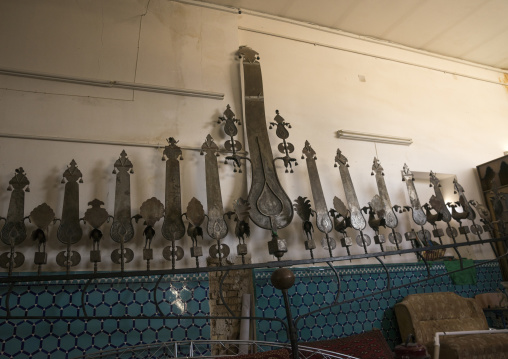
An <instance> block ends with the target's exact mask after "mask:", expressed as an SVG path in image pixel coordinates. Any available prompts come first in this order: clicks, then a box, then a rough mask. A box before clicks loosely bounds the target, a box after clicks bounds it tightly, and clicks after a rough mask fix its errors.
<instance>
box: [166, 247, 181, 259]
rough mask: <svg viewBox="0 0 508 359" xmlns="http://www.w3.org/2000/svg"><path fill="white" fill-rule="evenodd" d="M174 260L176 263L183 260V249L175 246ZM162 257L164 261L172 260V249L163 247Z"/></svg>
mask: <svg viewBox="0 0 508 359" xmlns="http://www.w3.org/2000/svg"><path fill="white" fill-rule="evenodd" d="M175 252H176V253H175V259H176V260H177V261H179V260H181V259H182V258H183V254H184V251H183V248H182V247H180V246H175ZM162 256H163V257H164V259H166V260H168V261H170V260H172V259H173V249H172V248H171V247H170V246H167V247H165V248H164V249H163V250H162Z"/></svg>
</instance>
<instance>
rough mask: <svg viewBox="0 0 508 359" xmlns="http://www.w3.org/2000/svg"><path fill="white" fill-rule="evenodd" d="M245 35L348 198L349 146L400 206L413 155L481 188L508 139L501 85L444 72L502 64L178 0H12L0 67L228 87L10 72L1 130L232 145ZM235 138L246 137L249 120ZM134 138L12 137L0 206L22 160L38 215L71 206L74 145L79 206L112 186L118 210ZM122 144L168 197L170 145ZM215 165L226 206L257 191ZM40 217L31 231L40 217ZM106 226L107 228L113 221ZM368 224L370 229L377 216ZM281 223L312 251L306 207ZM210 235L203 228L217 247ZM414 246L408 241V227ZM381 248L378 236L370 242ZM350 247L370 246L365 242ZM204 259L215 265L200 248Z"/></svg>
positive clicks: (1, 92) (148, 193)
mask: <svg viewBox="0 0 508 359" xmlns="http://www.w3.org/2000/svg"><path fill="white" fill-rule="evenodd" d="M274 35H277V36H274ZM295 38H296V39H300V40H304V41H296V40H295ZM306 41H307V42H306ZM309 42H310V43H309ZM313 43H316V44H317V45H314V44H313ZM239 45H248V46H250V47H252V48H253V49H255V50H256V51H258V52H259V54H260V56H261V64H262V71H263V81H264V91H265V106H266V112H267V114H268V117H269V118H268V119H267V120H271V117H272V115H275V110H276V109H279V110H280V111H281V115H282V116H283V117H284V118H285V119H286V120H287V121H288V122H291V123H292V125H293V128H292V129H291V130H290V138H289V141H290V142H292V143H293V144H294V146H295V148H296V151H295V156H296V157H297V158H299V157H300V155H301V149H302V148H303V145H304V142H305V140H309V142H310V143H311V145H312V146H313V147H314V149H315V150H316V152H317V156H318V168H319V171H320V177H321V181H322V184H323V188H324V192H325V196H326V199H327V202H328V206H329V207H331V205H332V199H333V196H335V195H337V196H339V197H340V198H342V199H343V200H344V199H345V197H344V193H343V190H342V184H341V181H340V176H339V172H338V169H336V168H334V167H333V162H334V156H335V152H336V150H337V148H338V147H340V149H341V150H342V151H343V153H344V154H345V155H346V156H347V157H348V159H349V163H350V165H351V167H350V171H351V175H352V178H353V182H354V185H355V189H356V191H357V195H358V198H359V201H360V203H361V204H362V205H363V204H366V203H367V202H368V201H369V200H370V199H371V198H372V196H373V195H374V194H375V193H376V188H375V180H374V178H373V177H371V176H370V172H371V165H372V159H373V157H374V156H375V155H377V156H379V158H380V160H381V163H382V165H383V167H384V169H385V174H386V176H385V178H386V182H387V186H388V190H389V193H390V195H391V198H392V203H393V204H403V205H404V204H407V203H408V200H407V195H406V188H405V184H404V183H402V182H401V181H400V178H401V177H400V170H401V169H402V166H403V164H404V163H407V164H408V165H409V167H410V168H411V169H412V170H413V171H419V172H428V171H430V170H433V171H435V172H437V173H444V174H455V175H457V177H458V179H459V181H460V183H461V184H462V185H463V187H464V188H465V189H466V191H467V192H466V194H467V195H468V197H469V198H470V199H472V198H474V199H481V194H480V192H479V188H478V185H477V180H476V175H475V172H474V167H475V166H476V165H478V164H481V163H484V162H486V161H488V160H491V159H493V158H496V157H499V156H501V155H502V152H503V151H504V150H506V149H507V147H508V141H507V140H506V136H505V135H503V134H504V133H506V132H507V131H506V130H507V129H508V124H507V122H506V121H505V114H506V113H507V112H508V92H507V91H506V89H505V87H503V86H500V85H495V84H492V83H488V82H482V81H478V80H474V79H470V78H466V77H461V76H453V75H450V74H447V73H446V71H450V72H452V71H455V72H460V73H464V74H466V75H468V76H471V77H481V78H486V79H489V80H493V81H497V80H498V77H499V74H498V73H496V72H494V71H488V70H484V69H479V68H476V67H472V66H467V65H464V64H458V63H456V62H450V61H446V60H442V59H436V58H434V57H429V56H424V55H421V54H415V53H411V52H407V51H403V50H400V49H395V48H393V47H388V46H384V45H380V44H373V43H370V42H364V41H361V40H359V39H353V38H350V37H343V36H340V35H337V34H333V33H330V32H324V31H320V30H317V29H311V28H308V27H304V26H298V25H294V24H290V23H286V22H280V21H275V20H270V19H267V18H261V17H258V16H254V15H245V14H244V15H237V14H233V13H230V12H226V11H220V10H214V9H210V8H204V7H200V6H194V5H189V4H182V3H178V2H173V1H168V0H150V1H147V0H143V1H141V0H139V1H135V0H128V1H120V0H113V1H108V2H103V1H99V0H96V1H93V0H88V1H77V2H68V1H64V0H44V1H35V0H32V1H29V0H25V1H17V2H12V1H0V46H1V48H2V49H3V50H2V51H1V52H0V66H1V67H9V68H16V69H24V70H29V71H41V72H48V73H56V74H63V75H68V76H80V77H90V78H97V79H102V80H118V81H130V82H137V83H146V84H153V85H161V86H169V87H182V88H187V89H196V90H208V91H214V92H222V93H224V94H225V97H224V100H223V101H217V100H210V99H201V98H193V97H183V96H174V95H163V94H155V93H145V92H133V91H129V90H119V89H103V88H96V87H88V86H79V85H70V84H61V83H55V82H48V81H40V80H31V79H22V78H14V77H8V76H0V133H16V134H27V135H41V136H57V137H73V138H85V139H97V140H111V141H129V142H139V143H151V144H165V139H166V138H168V137H170V136H172V137H175V138H176V139H178V140H180V144H181V145H182V146H184V147H194V148H199V147H200V146H201V144H202V143H203V141H204V139H205V137H206V135H207V134H208V133H210V134H211V135H212V136H213V137H214V138H215V139H216V142H217V143H218V144H220V145H222V143H223V142H224V140H225V139H226V138H225V135H224V134H223V132H222V129H221V128H220V126H219V125H217V124H216V119H217V117H218V116H219V115H220V114H221V113H222V111H224V110H225V107H226V105H227V104H228V103H229V104H231V106H232V108H233V111H235V112H236V113H237V116H238V117H240V118H241V117H242V115H241V96H240V95H241V92H240V80H239V71H238V69H239V63H238V60H237V59H235V56H234V54H235V52H236V50H237V48H238V46H239ZM337 48H346V49H349V50H353V51H355V52H357V53H353V52H348V51H342V50H339V49H337ZM358 52H360V53H365V54H372V56H374V57H372V56H367V55H365V54H364V55H362V54H359V53H358ZM376 56H378V57H383V58H385V57H390V58H394V59H396V60H397V61H399V62H397V61H389V60H384V59H379V58H376ZM401 61H402V62H414V63H417V64H419V65H422V66H426V67H432V68H440V69H442V70H443V71H435V70H430V69H425V68H421V67H416V66H411V65H407V64H404V63H401ZM359 75H362V76H365V79H366V82H360V81H359V79H358V76H359ZM339 129H348V130H358V131H363V132H372V133H380V134H389V135H395V136H403V137H411V138H412V139H413V141H414V143H413V145H411V146H410V147H402V146H393V145H383V144H378V145H377V146H376V145H374V144H372V143H365V142H353V141H347V140H339V139H338V138H337V136H336V131H337V130H339ZM270 136H271V145H272V149H273V151H274V153H276V151H277V149H276V147H277V145H278V143H279V142H280V141H279V140H278V138H277V137H276V136H275V133H274V132H271V133H270ZM239 139H240V140H241V141H242V142H243V143H244V144H245V142H246V141H245V140H244V139H243V136H242V134H240V136H239ZM122 148H124V147H122V146H107V145H92V144H76V143H65V142H47V141H35V140H15V139H5V138H0V185H1V184H2V183H3V185H1V186H0V214H1V215H3V216H5V215H6V214H7V209H8V200H9V196H10V193H9V192H7V191H6V190H5V189H6V187H7V184H8V181H9V180H10V178H12V176H13V174H14V169H15V168H17V167H20V166H22V167H23V168H24V169H25V170H26V172H27V175H28V178H29V179H30V181H31V186H30V187H31V192H30V193H28V194H27V195H26V204H25V213H26V215H28V214H29V212H30V211H31V210H32V209H33V208H34V207H35V206H37V205H39V204H40V203H42V202H47V203H48V204H49V205H50V206H51V207H52V208H53V209H54V210H55V212H56V213H57V217H60V215H61V208H62V200H63V185H62V184H60V179H61V176H62V173H63V172H64V170H65V168H66V165H67V164H68V163H69V162H70V161H71V160H72V159H73V158H74V159H75V160H76V161H77V163H78V165H79V168H80V169H81V171H82V172H83V175H84V181H85V183H83V184H82V185H80V191H81V192H80V208H81V213H84V212H85V211H86V208H87V203H88V202H89V201H90V200H92V199H93V198H95V197H97V198H99V199H101V200H103V201H104V202H105V203H106V204H105V208H106V209H107V210H108V211H109V212H110V213H112V212H113V208H114V198H113V197H114V184H115V180H114V175H112V174H111V171H112V169H113V163H114V161H115V160H116V159H117V158H118V156H119V154H120V152H121V150H122ZM125 150H126V151H127V153H128V155H129V158H130V159H131V161H132V162H133V163H134V169H135V172H136V173H135V174H134V175H133V176H132V180H131V181H132V182H131V184H132V191H131V192H132V207H133V214H136V213H137V209H138V208H139V206H140V205H141V203H142V202H143V201H144V200H146V199H148V198H150V197H152V196H156V197H157V198H159V199H160V200H161V201H162V202H164V177H165V166H164V163H163V162H161V160H160V158H161V154H162V150H156V149H149V148H138V147H125ZM184 157H185V160H184V161H182V162H181V169H182V173H183V175H182V204H183V207H184V208H183V211H185V207H186V205H187V203H188V202H189V200H190V199H191V198H192V197H196V198H198V199H199V200H200V201H201V202H202V203H203V205H204V206H205V209H206V193H205V188H204V184H205V180H204V159H203V157H201V156H199V152H197V151H189V150H186V151H184ZM221 159H222V158H221ZM300 162H301V163H300V166H298V167H296V170H295V173H294V174H290V175H286V174H284V173H283V169H282V168H280V171H279V177H280V180H281V182H282V183H283V185H284V187H285V188H286V189H287V192H288V194H289V196H290V198H291V199H295V198H296V197H297V196H299V195H301V196H306V197H309V198H310V197H311V191H310V185H309V182H308V176H307V169H306V166H305V161H301V160H300ZM219 163H221V164H220V175H221V185H222V198H223V202H224V205H225V207H226V210H230V209H231V207H232V206H231V203H232V201H233V200H234V199H236V198H238V197H239V196H242V195H243V196H245V195H246V192H247V188H246V185H245V177H242V175H239V174H233V173H232V169H231V167H230V166H225V165H223V164H222V161H220V162H219ZM427 183H428V182H426V181H417V183H416V186H417V190H418V192H419V194H420V198H421V200H422V202H426V201H427V200H428V198H429V197H430V195H431V194H432V192H431V191H432V189H430V188H428V184H427ZM443 187H444V189H446V190H447V191H448V192H451V194H449V196H450V198H451V199H455V198H454V197H453V189H452V188H448V187H450V186H449V185H444V186H443ZM447 196H448V195H447ZM399 221H400V226H399V228H398V230H399V231H400V232H402V233H403V232H405V231H407V230H408V229H409V228H410V227H411V222H410V220H409V216H408V215H407V214H404V215H402V216H400V217H399ZM160 224H161V223H159V226H160ZM231 225H234V224H233V223H231ZM28 226H29V230H28V232H29V233H30V232H31V230H32V229H33V226H30V225H28ZM159 226H158V227H157V230H158V233H160V231H159V228H160V227H159ZM84 228H87V227H84ZM56 229H57V226H54V227H53V228H51V231H50V232H51V236H50V244H49V247H50V254H49V262H50V265H48V266H47V268H48V269H51V270H58V267H57V266H56V264H55V262H54V258H55V256H56V254H57V253H58V252H59V251H61V250H63V249H64V245H62V244H59V243H58V241H57V239H56ZM136 229H137V232H138V233H137V235H136V237H135V238H134V239H133V240H132V242H131V244H129V247H131V248H132V249H134V251H135V253H136V259H135V263H134V264H132V265H131V266H130V267H129V266H128V268H130V269H132V268H135V267H139V268H142V267H143V265H144V264H143V262H142V260H141V248H142V245H143V238H142V237H141V232H142V229H143V226H142V225H141V224H139V225H137V227H136ZM87 231H88V228H87ZM103 231H104V232H105V233H108V231H109V225H108V224H106V225H105V226H104V228H103ZM366 232H367V233H368V234H370V235H372V232H371V231H370V230H369V229H367V230H366ZM385 233H386V234H387V233H388V232H386V231H385ZM351 234H353V233H351ZM280 235H281V236H282V237H284V238H287V240H288V245H289V248H290V253H289V254H288V255H287V257H288V258H293V259H298V258H308V257H309V255H308V253H306V251H304V247H303V241H304V238H303V237H304V236H303V233H302V231H301V221H300V219H299V218H298V217H297V216H296V215H295V219H294V222H293V223H292V224H291V225H290V227H289V228H286V229H283V230H281V231H280ZM87 238H88V237H87V234H85V236H84V237H83V239H82V240H81V241H80V242H79V243H78V244H77V248H79V251H80V252H81V253H82V254H83V258H82V262H81V264H80V265H79V266H78V267H76V269H80V270H87V269H90V268H91V265H90V264H89V262H88V255H87V252H88V250H89V248H90V243H89V240H88V239H87ZM268 239H269V233H268V232H267V231H264V230H259V229H253V235H252V237H251V240H250V242H249V252H250V253H251V255H252V257H253V261H254V262H259V261H265V260H271V259H272V258H270V256H269V255H268V254H267V252H268V251H267V246H266V242H267V240H268ZM315 239H316V240H317V242H319V241H320V239H321V234H319V233H315ZM459 240H464V239H463V238H460V239H459ZM155 241H156V242H154V247H155V248H162V247H163V246H164V245H165V243H164V242H165V240H164V239H163V238H162V237H161V236H160V234H158V237H157V238H156V240H155ZM445 241H448V239H445ZM157 242H158V243H157ZM181 242H182V246H183V247H184V248H185V250H186V256H185V259H184V260H183V261H182V262H180V263H179V264H178V266H192V265H193V262H194V261H193V259H191V258H190V256H189V250H188V248H189V244H190V239H188V238H187V237H185V238H184V239H183V240H182V241H181ZM163 243H164V244H163ZM226 243H228V244H229V245H230V247H231V249H232V253H235V252H236V243H237V241H236V239H235V238H233V236H228V237H227V239H226ZM210 244H211V242H210V240H209V239H207V237H205V241H204V243H203V246H204V253H205V254H206V253H207V251H208V247H209V245H210ZM318 246H319V245H318ZM402 246H403V247H404V248H408V247H409V246H410V245H409V243H407V242H405V241H404V242H403V244H402ZM3 248H4V250H3V251H2V252H4V251H7V250H8V247H7V246H5V245H3ZM33 248H34V244H33V243H32V242H31V240H30V239H27V240H26V241H25V242H24V243H23V244H22V245H21V246H20V251H23V252H24V253H25V256H26V263H25V265H24V266H23V267H22V268H21V269H23V270H34V269H35V267H34V265H32V264H31V263H32V261H33V257H32V251H33ZM102 248H103V257H104V260H103V263H101V264H100V269H102V270H109V269H115V266H112V265H110V264H109V262H110V260H109V259H108V257H109V253H110V252H111V250H112V249H113V248H114V245H113V244H112V243H111V240H110V239H109V237H108V236H107V235H106V236H105V240H104V243H103V247H102ZM369 250H371V251H374V250H377V247H376V246H375V245H372V246H371V247H370V248H369ZM351 251H352V253H362V252H363V250H362V249H361V248H360V247H357V246H356V245H355V246H354V247H353V248H352V249H351ZM316 252H317V253H316V256H320V255H325V251H324V250H322V249H318V250H317V251H316ZM470 252H473V251H472V250H470V251H467V250H464V255H467V256H469V255H471V254H473V253H470ZM335 253H337V254H338V255H340V254H345V251H344V250H343V249H337V250H336V251H335ZM155 255H156V259H155V261H154V262H153V263H152V268H163V267H167V266H168V264H167V262H165V261H164V260H163V259H161V256H160V253H159V252H157V251H156V253H155ZM491 256H492V254H491V251H490V249H489V248H487V246H482V247H478V248H474V255H473V257H474V258H489V257H491ZM413 260H414V256H409V255H408V256H402V257H397V258H395V257H392V258H387V261H394V262H398V261H413ZM355 263H357V264H359V263H364V262H355ZM201 264H202V265H204V258H202V260H201Z"/></svg>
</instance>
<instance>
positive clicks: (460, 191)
mask: <svg viewBox="0 0 508 359" xmlns="http://www.w3.org/2000/svg"><path fill="white" fill-rule="evenodd" d="M453 186H454V187H455V191H456V192H457V193H458V195H459V203H460V205H461V206H462V209H463V210H464V212H466V213H467V217H466V218H467V219H469V220H470V221H473V220H474V219H475V218H476V214H475V213H474V211H473V209H472V208H471V205H470V203H469V201H468V200H467V198H466V195H465V193H464V192H465V191H464V187H462V186H461V185H460V184H459V182H458V181H457V177H455V178H454V179H453Z"/></svg>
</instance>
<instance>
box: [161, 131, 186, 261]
mask: <svg viewBox="0 0 508 359" xmlns="http://www.w3.org/2000/svg"><path fill="white" fill-rule="evenodd" d="M167 141H168V146H166V147H165V148H164V154H163V156H162V160H163V161H164V160H166V200H165V202H166V206H165V214H164V222H163V223H162V236H163V237H164V238H166V239H167V240H168V241H171V248H170V249H169V248H168V249H165V251H166V253H169V252H170V253H171V266H172V267H173V268H175V261H177V260H179V259H181V256H179V252H181V251H183V249H181V248H180V249H177V246H176V243H175V241H177V240H179V239H180V238H182V237H183V236H184V235H185V225H184V224H183V221H182V194H181V188H180V162H178V160H179V159H180V160H183V157H182V150H181V149H180V147H178V146H177V143H178V141H177V140H175V139H174V138H173V137H170V138H168V139H167Z"/></svg>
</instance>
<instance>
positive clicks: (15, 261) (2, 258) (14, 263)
mask: <svg viewBox="0 0 508 359" xmlns="http://www.w3.org/2000/svg"><path fill="white" fill-rule="evenodd" d="M11 255H12V258H11ZM23 263H25V256H24V255H23V253H21V252H5V253H2V254H1V255H0V267H2V268H5V269H8V268H10V269H11V270H12V269H13V268H18V267H21V266H22V265H23Z"/></svg>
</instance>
